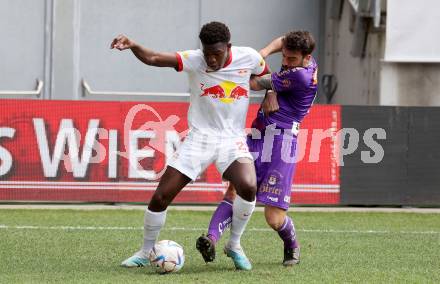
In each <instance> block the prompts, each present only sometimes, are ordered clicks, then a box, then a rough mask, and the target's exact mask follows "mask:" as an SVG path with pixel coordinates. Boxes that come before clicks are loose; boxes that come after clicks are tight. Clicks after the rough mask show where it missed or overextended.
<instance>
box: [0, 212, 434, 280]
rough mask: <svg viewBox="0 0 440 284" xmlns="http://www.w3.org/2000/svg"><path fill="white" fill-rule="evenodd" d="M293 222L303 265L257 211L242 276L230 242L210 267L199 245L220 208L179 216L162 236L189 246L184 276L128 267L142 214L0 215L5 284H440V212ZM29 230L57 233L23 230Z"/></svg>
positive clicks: (171, 216) (0, 269)
mask: <svg viewBox="0 0 440 284" xmlns="http://www.w3.org/2000/svg"><path fill="white" fill-rule="evenodd" d="M291 216H292V217H293V218H294V220H295V223H296V227H297V230H298V233H297V235H298V238H299V240H300V243H301V246H302V258H301V264H299V265H298V266H295V267H291V268H284V267H282V266H281V264H280V263H281V260H282V243H281V241H280V240H279V238H278V236H277V235H276V233H274V232H272V231H269V230H252V228H257V229H259V228H263V229H266V228H267V226H266V225H265V222H264V218H263V215H262V214H261V213H260V212H257V213H255V214H254V216H253V217H252V220H251V222H250V224H249V226H248V229H250V230H247V231H246V233H245V235H244V236H243V240H242V244H243V246H244V248H245V251H246V253H247V254H248V256H249V257H250V259H251V261H252V263H253V265H254V269H253V270H252V271H250V272H240V271H235V270H234V268H233V265H232V262H231V260H230V259H228V258H227V257H225V256H224V255H223V254H221V253H220V251H221V249H220V248H221V247H222V245H223V244H224V240H222V241H221V243H220V244H219V249H218V252H219V253H218V256H217V259H216V261H215V262H214V263H211V264H209V265H205V264H204V262H203V261H202V258H201V256H200V255H199V254H198V252H197V251H196V249H195V245H194V243H195V240H196V238H197V237H198V236H199V235H200V234H201V233H202V232H203V231H202V230H197V228H200V229H202V228H205V227H206V226H207V223H208V221H209V217H210V212H191V211H170V212H169V213H168V217H167V224H166V227H165V229H164V230H163V231H162V233H161V235H160V239H171V240H174V241H177V242H178V243H180V244H182V245H183V246H184V249H185V254H186V263H185V266H184V268H183V269H182V271H181V272H179V273H177V274H170V275H157V274H155V273H153V272H152V270H151V269H150V268H143V269H137V268H136V269H124V268H121V267H119V264H120V262H121V261H122V260H124V259H125V258H126V257H128V256H130V255H131V254H132V253H133V252H134V251H136V250H137V249H138V248H139V246H140V243H141V239H142V230H141V226H142V223H143V212H142V211H125V210H120V211H119V210H106V211H100V210H98V211H76V210H9V209H8V210H0V225H3V228H0V283H17V282H18V283H30V282H32V283H98V282H99V283H122V282H127V283H128V282H130V283H131V282H137V283H241V284H244V283H341V282H344V283H347V282H349V283H359V282H362V283H402V282H404V283H440V215H439V214H416V213H344V212H338V213H328V212H319V213H316V212H313V213H294V214H291ZM24 225H31V226H40V227H54V228H52V229H51V228H46V229H41V228H40V229H30V228H28V229H19V228H17V227H16V226H24ZM4 226H8V228H4ZM60 226H82V227H86V226H89V227H104V228H106V227H136V228H135V229H131V230H130V229H127V230H97V229H93V228H92V229H90V230H86V229H83V230H77V229H75V230H73V229H60ZM173 227H179V228H186V229H187V230H176V229H172V228H173ZM137 228H138V229H137ZM188 228H189V229H195V230H188Z"/></svg>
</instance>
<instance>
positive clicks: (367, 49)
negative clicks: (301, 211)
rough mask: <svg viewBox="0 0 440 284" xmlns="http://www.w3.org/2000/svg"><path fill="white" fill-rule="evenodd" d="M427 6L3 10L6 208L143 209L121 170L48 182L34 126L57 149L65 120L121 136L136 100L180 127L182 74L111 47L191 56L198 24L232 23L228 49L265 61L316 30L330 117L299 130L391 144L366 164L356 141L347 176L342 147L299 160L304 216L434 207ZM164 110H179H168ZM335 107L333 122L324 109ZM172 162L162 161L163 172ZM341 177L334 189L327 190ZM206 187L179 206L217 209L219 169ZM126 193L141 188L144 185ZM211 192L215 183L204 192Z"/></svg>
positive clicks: (262, 4)
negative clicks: (10, 204) (84, 204)
mask: <svg viewBox="0 0 440 284" xmlns="http://www.w3.org/2000/svg"><path fill="white" fill-rule="evenodd" d="M422 2H423V3H424V5H417V6H415V5H414V3H413V2H412V1H409V0H388V1H377V0H364V1H362V0H359V1H354V0H350V1H348V0H347V1H342V0H340V1H337V0H333V1H322V0H321V1H319V0H314V1H310V0H302V1H288V0H285V1H281V0H279V1H278V0H277V1H271V2H270V4H268V3H267V1H201V0H192V1H184V2H183V1H171V0H169V1H104V0H94V1H81V0H72V1H57V0H38V1H35V0H3V1H2V2H1V3H0V30H1V32H2V33H1V34H2V35H3V37H4V38H6V39H7V44H3V45H1V46H0V54H1V56H2V60H1V66H0V96H1V101H0V129H2V131H5V129H6V128H14V129H16V132H15V135H14V137H12V138H8V137H7V136H6V135H5V134H4V133H5V132H2V137H0V143H1V144H0V145H1V146H2V147H3V148H4V149H6V150H7V151H9V152H10V153H11V154H12V160H13V164H12V166H11V167H10V169H8V171H7V173H4V174H2V175H1V176H0V199H1V200H3V201H23V200H29V201H35V200H38V201H41V200H44V201H97V202H133V201H134V202H141V201H143V200H142V199H145V198H147V197H148V195H142V193H143V192H142V190H139V189H137V191H134V192H135V193H133V195H131V196H129V197H123V195H124V194H122V195H121V192H131V191H130V190H125V191H123V190H122V189H120V188H119V189H118V187H121V186H125V185H123V184H121V183H120V181H121V180H122V181H124V179H125V178H126V177H124V174H126V173H127V169H126V168H124V165H123V163H120V164H119V165H120V168H118V173H119V176H118V179H110V180H106V179H104V180H103V179H102V176H101V178H100V176H99V175H92V173H93V171H94V170H95V171H98V172H99V171H101V172H106V171H107V170H108V167H106V166H105V165H106V164H105V162H104V163H101V164H98V165H94V166H95V167H98V169H94V168H90V169H89V171H90V174H89V175H88V176H87V178H86V179H84V178H82V179H75V178H73V176H72V175H71V173H69V171H68V169H67V168H68V166H67V165H63V164H61V166H60V175H59V176H56V177H52V178H47V177H44V176H43V175H42V165H41V164H38V163H41V160H40V159H39V153H38V152H37V151H38V150H37V145H36V136H35V128H34V119H35V118H44V119H45V121H46V122H47V123H48V124H47V125H46V127H47V128H48V129H50V130H53V131H50V132H49V131H48V133H49V134H50V135H51V136H50V139H54V138H55V135H56V130H57V129H58V127H59V124H60V122H61V119H72V120H73V122H74V124H75V125H78V127H79V128H80V129H81V131H80V132H81V134H83V137H84V134H85V130H86V129H87V121H88V120H89V119H92V118H98V119H101V121H102V122H103V123H104V124H109V128H112V129H121V123H122V122H121V117H120V116H121V114H122V113H123V112H122V111H121V109H123V108H124V107H127V106H128V105H134V104H136V103H133V102H139V103H142V104H149V105H150V104H154V105H155V106H156V109H158V110H160V112H162V111H163V112H165V114H164V115H165V117H167V112H168V111H170V110H173V109H176V111H178V112H179V115H178V116H179V117H180V118H181V123H184V122H185V121H184V119H185V113H184V112H182V110H184V109H185V107H186V104H185V101H187V99H188V86H187V83H186V78H185V76H182V75H181V74H177V73H176V72H174V71H173V70H164V69H156V68H150V67H146V66H144V65H143V64H140V63H139V62H138V61H137V60H136V59H135V58H134V57H133V56H132V55H131V54H130V53H129V52H125V53H123V54H117V53H116V52H114V51H112V50H110V49H109V43H110V40H111V39H112V38H113V37H114V36H115V35H117V34H119V33H125V34H127V35H128V36H130V37H132V38H133V39H135V40H137V41H139V42H140V43H141V44H143V45H146V46H148V47H151V48H153V49H156V50H164V51H174V50H184V49H195V48H198V47H199V40H198V38H197V35H198V31H199V29H200V27H201V25H202V24H203V23H205V22H208V21H211V20H220V21H223V22H225V23H226V24H228V25H229V27H230V29H231V33H232V43H233V44H235V45H246V46H252V47H254V48H256V49H259V48H261V47H263V46H264V45H265V44H267V43H268V42H269V41H270V40H272V39H273V38H274V37H275V36H278V35H281V34H283V33H285V32H286V31H288V30H290V29H307V30H310V31H311V32H312V33H313V34H314V35H315V37H316V39H317V50H316V51H315V54H314V56H315V57H316V58H317V60H318V62H319V64H320V74H319V79H320V90H319V94H318V99H317V103H319V104H321V105H317V106H315V107H314V108H313V110H312V114H311V115H310V117H308V118H307V120H306V121H305V122H304V125H303V128H304V129H314V128H319V127H322V128H323V129H333V130H336V131H337V130H339V129H341V128H355V129H357V130H358V132H359V133H360V134H361V135H362V134H363V133H364V132H365V130H366V129H368V128H372V127H374V128H383V129H385V130H386V132H387V138H386V140H384V141H381V140H378V141H379V143H380V144H381V145H382V146H383V148H384V152H385V156H384V159H383V160H382V162H381V163H379V164H365V163H363V162H362V160H361V152H362V151H364V150H368V149H365V145H362V143H361V147H359V148H358V149H357V150H356V151H355V152H353V153H351V154H350V155H347V156H346V157H344V161H345V166H343V167H336V168H335V161H336V160H338V159H339V158H340V157H338V156H335V155H339V154H340V152H341V150H342V149H343V147H344V143H345V142H346V141H344V140H342V141H340V140H338V139H337V138H338V137H335V136H332V137H328V138H327V140H324V144H323V146H322V147H323V148H321V154H320V157H321V159H320V160H319V162H318V163H316V162H312V163H309V162H308V161H304V162H303V164H301V165H300V166H299V169H298V171H297V174H296V175H297V177H296V179H297V180H299V181H300V183H299V186H300V188H296V189H297V191H299V192H303V193H306V194H307V193H311V196H312V197H304V198H303V199H301V198H299V199H298V197H300V196H301V195H296V197H297V199H295V193H294V198H293V202H294V203H295V204H344V205H439V204H440V190H439V186H438V185H439V184H440V174H439V173H440V170H439V169H438V166H437V164H438V161H439V159H440V154H439V151H438V149H437V145H438V142H440V134H439V133H438V129H439V128H438V121H439V120H438V118H439V116H440V111H439V109H438V108H436V106H438V105H440V96H439V95H438V89H439V85H440V76H439V75H438V74H440V73H439V71H440V70H439V69H440V66H439V64H438V63H439V62H440V44H439V40H438V37H435V36H432V33H433V32H435V30H436V28H437V26H438V23H437V21H438V20H436V16H435V11H437V9H438V8H440V7H439V6H440V4H439V3H438V1H434V0H423V1H422ZM426 7H430V9H426ZM431 13H432V14H431ZM279 62H280V57H279V55H277V56H271V57H270V58H269V60H268V63H269V64H270V66H271V67H272V69H274V70H276V69H278V68H279ZM72 101H75V102H72ZM84 101H92V102H84ZM99 101H113V103H109V102H99ZM259 101H261V94H253V98H252V102H253V103H254V104H257V103H258V102H259ZM124 102H130V103H124ZM162 102H163V105H161V103H162ZM179 103H181V104H182V105H179ZM167 104H171V106H172V107H171V108H169V107H164V106H165V105H166V106H169V105H167ZM327 104H328V105H329V106H323V105H327ZM255 107H256V105H254V106H253V108H252V109H253V111H255ZM329 108H330V109H332V110H334V111H335V112H336V115H335V116H334V115H329V114H328V113H327V112H326V111H325V110H327V109H329ZM112 109H117V112H114V111H113V112H112ZM116 113H117V114H118V115H117V116H116V115H115V114H116ZM115 116H116V117H115ZM118 118H119V121H116V120H117V119H118ZM321 122H322V124H320V123H321ZM138 123H141V122H138ZM332 123H333V124H332ZM112 124H113V125H112ZM110 126H111V127H110ZM113 127H114V128H113ZM179 127H183V128H184V126H183V125H180V126H179ZM183 128H179V131H183V130H184V129H183ZM53 141H54V140H52V143H53ZM144 142H145V141H144ZM49 144H50V145H51V146H53V144H51V143H49ZM332 145H333V146H332ZM326 147H327V148H326ZM331 147H335V148H334V149H333V150H332V148H331ZM332 153H333V156H332ZM5 156H6V154H5V151H2V156H1V157H2V162H1V164H0V166H2V167H3V168H9V167H7V165H6V164H5V162H4V160H5ZM29 157H32V162H33V163H34V164H31V162H30V161H29ZM163 160H164V158H163V157H159V158H158V160H157V161H156V162H157V163H158V164H160V163H163ZM153 164H154V162H153ZM149 165H152V164H151V161H150V164H148V162H147V161H145V163H144V166H145V168H147V167H148V166H149ZM66 167H67V168H66ZM332 171H333V175H334V176H335V177H336V179H333V180H332V179H331V178H330V181H328V180H326V177H327V176H328V175H329V176H331V174H332ZM206 175H207V176H208V177H206ZM104 176H105V175H104ZM206 178H208V180H206ZM210 178H212V179H210ZM202 179H204V180H202V182H201V187H202V190H206V192H205V193H208V192H211V194H207V195H206V196H208V197H209V196H211V198H208V199H202V200H201V199H200V195H199V194H198V193H199V192H198V191H196V190H195V191H193V192H191V191H189V192H188V193H184V194H182V199H181V200H180V201H181V202H185V203H199V202H203V203H205V202H209V203H211V202H216V201H217V200H219V199H220V198H221V194H220V193H221V190H222V188H223V187H221V185H220V181H219V179H218V177H215V170H214V169H211V171H208V173H205V177H202ZM25 182H27V183H25ZM63 182H69V183H71V184H62V183H63ZM84 182H110V183H112V186H114V188H113V189H106V188H104V187H103V186H102V184H98V185H90V184H87V186H89V187H94V186H95V188H82V187H84V186H85V185H84V184H81V183H84ZM118 182H119V184H118ZM130 182H133V183H139V184H141V185H144V183H143V182H144V180H141V179H131V180H130ZM149 183H150V185H148V184H147V185H146V186H150V187H151V189H150V190H152V189H154V181H149ZM209 183H212V184H213V185H212V186H211V185H210V186H207V187H206V188H203V186H206V184H209ZM113 184H114V185H113ZM130 186H132V185H130ZM134 186H137V185H134ZM69 187H71V188H69ZM96 187H98V188H96ZM194 187H197V183H196V184H195V185H194ZM211 189H213V190H211ZM294 189H295V188H294ZM112 190H113V191H112ZM198 190H200V187H198ZM328 193H330V195H331V197H328V196H327V194H328ZM335 194H336V195H337V196H336V197H335V196H334V195H335Z"/></svg>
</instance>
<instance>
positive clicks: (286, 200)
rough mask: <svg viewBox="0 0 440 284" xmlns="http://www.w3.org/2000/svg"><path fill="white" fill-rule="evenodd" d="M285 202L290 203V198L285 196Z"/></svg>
mask: <svg viewBox="0 0 440 284" xmlns="http://www.w3.org/2000/svg"><path fill="white" fill-rule="evenodd" d="M284 202H287V203H290V196H288V195H285V196H284Z"/></svg>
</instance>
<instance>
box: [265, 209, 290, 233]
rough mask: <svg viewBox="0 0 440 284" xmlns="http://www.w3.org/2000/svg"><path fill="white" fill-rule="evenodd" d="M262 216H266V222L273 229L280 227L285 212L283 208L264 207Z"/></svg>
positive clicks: (276, 229)
mask: <svg viewBox="0 0 440 284" xmlns="http://www.w3.org/2000/svg"><path fill="white" fill-rule="evenodd" d="M264 217H265V218H266V223H267V224H268V225H269V226H270V227H271V228H272V229H274V230H275V231H278V230H279V229H281V227H282V226H283V223H284V219H285V218H286V212H285V211H284V210H283V209H280V208H275V207H265V208H264Z"/></svg>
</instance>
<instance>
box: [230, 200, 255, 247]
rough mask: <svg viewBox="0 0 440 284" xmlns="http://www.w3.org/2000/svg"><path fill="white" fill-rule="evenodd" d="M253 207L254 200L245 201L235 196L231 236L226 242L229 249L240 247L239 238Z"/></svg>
mask: <svg viewBox="0 0 440 284" xmlns="http://www.w3.org/2000/svg"><path fill="white" fill-rule="evenodd" d="M254 208H255V200H254V201H252V202H249V201H246V200H244V199H243V198H241V197H240V196H238V195H237V196H236V197H235V200H234V203H233V205H232V225H231V237H230V239H229V242H228V244H227V246H228V247H230V248H231V249H236V250H238V249H241V246H240V238H241V235H242V234H243V232H244V229H245V228H246V225H247V223H248V222H249V219H250V218H251V215H252V212H253V211H254Z"/></svg>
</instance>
